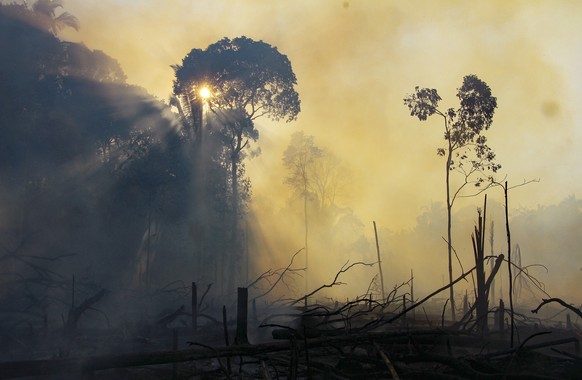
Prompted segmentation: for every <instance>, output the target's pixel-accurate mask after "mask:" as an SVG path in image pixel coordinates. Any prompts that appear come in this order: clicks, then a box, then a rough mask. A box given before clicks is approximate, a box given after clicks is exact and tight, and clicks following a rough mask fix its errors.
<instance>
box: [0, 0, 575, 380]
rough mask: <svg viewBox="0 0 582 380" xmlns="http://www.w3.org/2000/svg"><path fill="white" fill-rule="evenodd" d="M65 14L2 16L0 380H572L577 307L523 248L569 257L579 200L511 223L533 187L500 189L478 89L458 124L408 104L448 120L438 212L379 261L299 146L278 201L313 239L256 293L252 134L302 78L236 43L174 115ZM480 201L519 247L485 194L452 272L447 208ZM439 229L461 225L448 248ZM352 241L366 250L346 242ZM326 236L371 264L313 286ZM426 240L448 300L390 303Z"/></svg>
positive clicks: (48, 4)
mask: <svg viewBox="0 0 582 380" xmlns="http://www.w3.org/2000/svg"><path fill="white" fill-rule="evenodd" d="M61 7H62V4H61V3H60V2H59V1H48V0H38V1H37V2H35V3H34V4H33V5H31V6H27V5H16V4H0V51H1V52H2V57H3V59H2V60H0V215H1V218H0V379H10V378H53V379H63V378H71V379H77V378H88V379H234V378H237V379H243V378H244V379H364V378H365V379H388V378H392V379H429V378H431V379H432V378H434V379H461V378H466V379H497V378H507V379H552V378H572V379H574V378H579V374H580V373H582V357H581V356H580V347H579V336H580V328H579V326H578V324H577V321H578V318H581V317H582V310H580V308H578V307H576V306H575V305H572V304H570V303H569V302H567V300H563V299H560V298H556V297H552V296H551V295H550V294H549V293H548V292H549V291H548V290H547V289H545V287H544V284H543V283H542V282H541V281H540V280H539V279H538V278H536V274H539V273H540V272H539V271H537V269H540V268H541V269H544V267H543V266H541V265H537V264H534V265H525V264H523V263H522V257H521V248H520V245H517V244H515V243H512V236H514V235H515V234H516V235H517V236H520V237H523V236H528V234H529V233H530V232H531V231H540V232H539V233H540V234H542V235H544V234H547V236H546V235H544V236H543V239H544V240H545V241H551V239H552V236H559V238H560V239H562V240H567V239H570V238H569V237H567V236H566V235H559V233H560V232H563V231H558V230H557V229H556V230H551V229H546V230H544V227H543V226H542V224H541V222H540V221H539V220H538V219H536V218H540V219H542V217H553V218H556V215H562V212H563V211H565V210H566V211H567V212H568V218H569V223H570V225H572V226H578V227H579V226H580V223H582V211H581V206H580V202H579V201H577V200H576V199H574V198H571V199H567V200H565V201H564V202H563V203H562V204H560V205H558V206H555V207H554V208H550V209H546V210H537V212H535V213H534V212H529V214H528V212H525V213H522V214H521V215H518V216H516V217H515V218H513V219H512V220H513V222H514V223H513V225H511V226H510V219H509V215H508V210H509V207H508V202H509V200H510V198H509V195H511V194H513V192H510V190H512V189H515V188H517V187H520V186H522V185H525V184H527V183H523V184H519V185H518V186H514V187H511V186H509V185H508V184H507V182H505V181H500V180H498V179H496V178H495V177H494V174H495V173H496V172H497V170H498V169H499V168H500V165H499V164H497V163H496V162H495V161H494V159H495V154H494V153H493V151H492V150H491V148H489V147H488V146H487V144H486V142H487V140H486V138H485V137H484V136H483V132H485V131H486V130H487V129H488V128H489V127H490V125H491V123H492V118H493V114H494V110H495V108H496V107H497V102H496V98H495V97H493V96H492V93H491V89H490V88H489V86H488V85H487V84H486V83H485V82H483V81H482V80H481V79H479V78H478V77H476V76H474V75H469V76H467V77H465V78H464V80H463V83H462V85H461V87H460V88H459V90H458V94H457V96H458V98H459V100H460V107H459V108H458V109H452V108H451V109H448V110H446V111H444V110H443V111H441V110H440V109H439V108H438V103H439V101H440V100H441V98H440V96H439V95H438V93H437V91H436V90H434V89H425V88H419V87H417V88H416V90H415V92H414V93H413V94H412V95H409V96H407V97H406V98H405V99H404V102H405V104H406V105H408V107H409V109H410V112H411V115H412V116H415V117H417V118H418V119H419V120H422V121H427V120H428V119H429V117H430V116H433V115H436V116H440V117H442V119H443V120H442V121H443V122H444V137H445V145H446V146H445V148H439V149H438V151H437V152H438V155H439V156H444V157H445V159H446V168H445V169H446V186H447V203H446V209H442V208H439V207H437V206H433V209H431V210H429V211H427V212H425V213H424V214H423V215H421V216H419V219H418V225H417V227H416V229H415V230H414V231H409V232H402V233H401V234H400V236H396V234H391V233H389V232H386V231H382V230H380V231H378V230H377V229H376V224H375V223H374V232H375V234H376V236H375V238H376V244H375V248H376V252H375V253H374V254H371V255H368V256H366V255H365V254H364V253H363V252H368V251H372V252H373V251H374V249H373V245H372V244H370V243H369V242H368V241H367V240H366V238H365V236H364V234H363V233H362V230H363V229H365V228H367V227H365V225H364V224H363V223H362V222H361V221H360V220H359V219H358V217H357V216H356V215H354V213H353V211H352V210H350V209H349V208H347V207H343V208H342V207H339V206H338V205H337V203H336V200H337V199H338V198H339V197H341V193H342V187H343V185H344V183H345V181H346V178H347V177H348V176H349V175H348V172H349V171H348V168H347V166H346V165H345V164H344V163H343V162H342V161H341V160H340V159H339V158H338V157H336V156H335V155H334V154H333V153H332V152H331V151H329V150H327V149H324V148H320V147H318V146H317V144H316V143H315V139H314V137H313V136H308V135H305V134H303V132H301V133H296V134H294V135H293V137H292V139H291V142H290V143H289V146H288V148H287V149H286V150H285V153H284V156H283V164H284V167H285V169H286V170H287V171H288V173H287V175H284V174H282V175H281V182H282V183H284V184H286V185H288V186H289V187H290V188H291V190H293V192H294V194H295V198H294V199H293V200H292V201H291V202H290V203H289V204H290V205H289V206H288V207H289V208H290V209H291V208H292V209H294V210H295V211H296V213H297V215H299V220H300V221H301V223H302V224H303V226H302V228H301V229H302V233H301V236H302V239H301V241H300V243H298V245H299V246H300V247H301V248H299V249H298V250H296V251H294V253H293V254H289V255H288V258H287V264H285V265H283V266H280V267H272V268H268V269H267V268H263V269H262V270H263V271H262V272H261V273H260V274H259V275H257V276H255V278H249V276H248V260H249V259H248V257H249V252H247V247H248V241H249V240H250V238H249V229H248V227H247V226H248V223H247V222H248V220H250V219H252V217H253V216H252V215H249V214H250V213H249V207H248V205H249V202H250V199H251V180H250V178H248V177H247V175H246V172H245V162H246V161H245V160H247V159H249V158H250V157H252V156H254V155H256V154H258V153H259V150H258V144H259V137H260V136H259V132H258V129H257V127H256V125H255V123H256V122H257V120H260V118H270V119H272V120H274V121H278V122H292V121H294V120H295V119H296V118H297V116H298V114H299V112H300V100H299V94H298V93H297V92H296V85H297V79H296V77H295V74H294V72H293V70H292V66H291V62H290V61H289V59H288V58H287V57H286V56H285V55H284V54H282V53H281V52H279V51H278V50H277V48H275V47H273V46H271V45H269V44H267V43H265V42H263V41H254V40H252V39H249V38H246V37H238V38H234V39H229V38H224V39H222V40H220V41H218V42H216V43H214V44H211V45H210V46H208V47H207V48H206V49H204V50H202V49H193V50H192V51H191V52H190V53H188V54H187V55H186V56H185V58H184V59H183V61H182V62H181V63H180V64H176V65H175V66H173V69H174V71H175V81H174V86H173V89H172V96H171V97H170V99H169V100H168V101H167V102H163V101H160V100H158V99H156V98H154V97H153V96H151V95H150V94H148V93H147V91H146V90H144V89H142V88H140V87H137V86H134V85H130V84H127V82H126V76H125V74H124V72H123V70H122V68H121V66H120V65H119V63H118V62H117V61H116V60H115V59H114V58H112V57H110V56H108V55H107V54H106V53H104V52H102V51H96V50H91V49H89V48H88V47H86V46H84V45H83V44H79V43H72V42H66V41H62V40H61V39H59V37H58V32H59V31H60V30H62V29H63V28H66V27H72V28H78V27H79V21H78V20H77V19H76V18H75V17H74V16H73V15H71V14H69V13H67V12H63V10H62V9H60V8H61ZM451 174H455V175H457V176H459V178H461V181H460V182H459V183H460V185H459V187H458V188H457V189H456V190H455V188H454V187H453V186H452V185H451V183H450V181H449V178H450V177H449V176H450V175H451ZM471 184H474V185H476V187H475V189H477V190H476V192H470V191H469V193H468V196H481V195H484V193H485V192H486V191H487V192H493V191H502V192H503V196H504V197H503V198H504V201H505V204H504V205H500V204H496V203H494V202H493V208H497V210H498V211H499V210H504V211H505V212H504V213H500V212H497V214H496V215H497V217H498V219H496V221H497V220H499V221H500V222H501V223H498V225H499V224H504V227H505V228H504V231H505V233H504V234H502V235H503V239H502V240H504V241H507V246H506V249H505V254H504V253H502V252H503V251H504V250H503V249H499V248H497V247H496V246H494V233H493V231H494V228H493V223H492V222H491V224H489V222H490V220H489V218H490V217H491V215H492V214H491V213H490V212H488V208H491V207H492V205H491V203H490V204H489V205H488V204H487V197H486V196H484V203H483V207H482V208H480V209H478V210H477V211H476V212H475V210H472V214H471V215H472V216H471V218H472V219H471V220H473V221H474V222H475V223H474V227H472V229H471V230H470V231H469V232H468V233H466V234H465V232H466V231H463V234H464V235H463V234H461V233H459V234H457V235H455V238H456V241H459V240H465V241H467V242H468V243H469V245H470V246H471V247H472V253H473V257H472V260H471V262H472V264H471V266H470V268H463V267H462V265H459V266H460V272H459V273H454V271H453V263H454V261H455V257H456V259H457V261H458V262H459V264H460V263H461V260H460V259H459V258H458V255H457V252H456V250H455V245H453V242H452V236H453V228H452V226H453V223H452V220H453V218H454V215H453V214H452V208H453V204H454V201H455V199H457V197H460V196H463V195H464V194H465V193H462V192H461V190H463V191H465V190H467V189H469V188H470V185H471ZM443 215H446V216H447V219H446V220H443V219H442V217H443ZM332 221H333V222H332ZM458 221H459V223H458V225H462V224H463V223H461V221H460V220H458ZM465 224H466V223H465ZM330 225H333V228H332V227H329V228H327V226H330ZM436 225H438V226H443V225H448V230H447V238H446V239H445V238H443V237H442V236H440V235H439V234H440V232H439V234H437V235H434V231H435V226H436ZM456 225H457V224H455V226H456ZM346 226H347V227H346ZM273 228H275V227H273ZM326 228H327V229H326ZM334 228H335V229H334ZM342 228H343V229H342ZM348 230H349V231H358V232H357V233H355V235H354V236H351V235H350V238H352V237H353V239H351V240H350V239H348V238H347V237H346V236H345V235H347V234H346V233H345V231H348ZM439 231H440V229H439ZM512 232H513V233H514V235H512ZM313 235H319V236H325V237H329V240H330V241H331V240H332V237H334V236H335V237H337V235H343V236H340V237H344V238H345V239H344V240H345V241H343V242H342V244H343V245H344V247H347V249H349V251H350V252H352V253H354V254H357V255H359V256H358V257H360V259H358V260H345V261H342V262H343V264H341V265H338V268H337V270H336V271H335V273H334V274H332V275H330V276H329V278H327V279H324V280H322V279H321V277H317V278H316V277H315V276H313V275H312V274H311V272H312V271H313V269H314V267H315V266H316V265H314V264H311V263H312V261H311V258H310V256H309V252H311V250H315V249H321V248H322V247H321V246H319V245H317V244H313V243H312V240H311V239H312V236H313ZM433 235H434V236H433ZM419 236H420V237H421V238H420V239H419V238H418V237H419ZM431 239H432V240H437V242H438V241H441V239H444V240H445V245H446V247H447V253H448V264H449V278H448V281H446V282H445V281H443V284H442V286H440V287H438V286H437V287H435V288H434V289H433V290H431V291H428V292H424V294H421V292H419V291H418V289H416V290H415V283H417V282H418V280H417V279H416V278H415V276H414V274H413V272H412V271H411V272H410V276H407V278H406V279H405V280H403V281H400V282H397V283H395V284H394V285H393V286H392V287H390V285H388V284H390V281H391V279H389V278H385V275H384V272H383V271H382V267H381V266H380V264H382V265H384V270H386V271H387V272H390V273H394V270H393V269H390V268H391V266H393V265H394V266H395V264H393V263H391V262H390V261H389V260H384V261H383V260H382V259H381V256H382V254H381V250H383V249H384V245H383V244H384V243H386V242H387V241H397V240H398V241H405V242H408V243H409V244H410V245H411V246H412V247H414V249H418V251H419V252H422V253H423V254H428V253H427V252H426V247H424V246H423V245H422V244H423V242H424V241H429V240H431ZM339 240H341V239H339ZM532 240H533V239H532ZM569 241H572V240H569ZM441 242H442V241H441ZM578 243H580V241H579V240H578V241H574V243H572V246H571V248H572V249H577V248H579V245H578ZM389 244H390V243H389ZM394 244H396V243H394ZM487 244H488V245H487ZM532 244H534V243H532V241H524V242H522V246H524V247H526V248H525V250H524V251H528V250H530V251H531V250H533V249H532V248H531V245H532ZM325 248H326V249H328V250H333V249H334V248H337V246H334V245H333V244H332V243H329V245H328V246H326V247H325ZM393 248H394V249H397V248H398V247H396V245H394V247H393ZM549 248H551V247H549ZM487 251H489V253H487ZM250 254H251V255H252V252H251V253H250ZM376 254H377V255H376ZM308 258H309V259H308ZM341 259H342V260H343V258H341ZM504 267H505V268H507V273H504V272H503V268H504ZM408 269H409V268H407V270H408ZM362 270H369V271H371V272H366V273H367V274H369V273H372V275H371V276H370V278H368V279H367V282H366V283H364V284H359V285H357V286H359V288H361V294H359V295H358V296H355V297H351V298H348V299H344V298H342V299H339V298H338V297H335V298H334V297H332V296H330V295H328V293H327V291H329V290H330V289H333V290H336V289H338V288H342V287H345V286H346V285H347V283H348V282H349V280H347V279H346V278H350V279H351V278H353V277H349V276H350V275H351V274H352V273H354V272H358V271H362ZM376 273H377V274H376ZM386 277H388V276H386ZM502 278H505V280H503V279H502ZM503 281H505V286H506V287H507V286H508V287H509V300H503V299H500V298H501V296H500V295H502V293H501V291H500V290H499V289H500V288H501V287H502V284H503ZM385 283H386V284H387V285H385ZM433 283H434V282H433ZM461 285H462V286H464V289H466V293H465V296H464V299H463V301H462V305H461V302H457V303H455V297H454V295H455V293H454V291H453V290H454V289H458V288H461ZM350 286H353V282H352V283H350ZM496 289H497V290H496ZM447 294H448V296H447ZM458 297H459V292H457V298H458ZM527 297H529V300H530V302H529V304H531V303H532V302H534V303H535V304H534V305H533V306H531V307H529V308H527V305H528V303H527V302H525V301H524V299H525V298H527ZM532 300H533V301H532ZM457 301H458V299H457ZM504 301H508V305H507V306H506V304H505V302H504ZM556 305H558V306H559V309H558V308H556ZM449 316H450V317H449Z"/></svg>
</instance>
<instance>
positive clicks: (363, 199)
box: [61, 0, 582, 291]
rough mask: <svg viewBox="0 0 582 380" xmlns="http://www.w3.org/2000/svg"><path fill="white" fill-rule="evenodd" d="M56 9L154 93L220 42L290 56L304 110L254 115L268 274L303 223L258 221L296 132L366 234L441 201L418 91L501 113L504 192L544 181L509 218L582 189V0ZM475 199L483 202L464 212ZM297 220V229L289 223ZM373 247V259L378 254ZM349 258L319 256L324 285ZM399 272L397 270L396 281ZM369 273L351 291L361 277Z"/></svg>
mask: <svg viewBox="0 0 582 380" xmlns="http://www.w3.org/2000/svg"><path fill="white" fill-rule="evenodd" d="M64 5H65V9H66V10H67V11H69V12H71V13H72V14H74V15H75V16H77V17H78V18H79V20H80V22H81V29H80V31H79V32H75V31H66V32H63V33H62V34H61V35H62V36H63V37H64V38H67V39H71V40H74V41H83V42H84V43H85V44H86V45H87V46H88V47H90V48H91V49H100V50H103V51H105V52H106V53H107V54H109V55H111V56H112V57H114V58H116V59H117V60H118V61H119V62H120V64H121V65H122V67H123V69H124V70H125V72H126V74H127V76H128V81H129V82H130V83H132V84H137V85H140V86H143V87H145V88H146V89H147V90H148V91H149V92H151V93H152V94H155V95H156V96H158V97H159V98H161V99H165V98H166V97H167V96H168V94H169V93H170V92H171V90H172V80H173V71H172V69H171V68H170V65H172V64H178V63H181V60H182V58H183V57H184V56H185V55H186V54H187V53H188V52H189V51H190V50H191V49H192V48H201V49H205V48H206V47H207V46H208V45H209V44H211V43H214V42H216V41H218V40H219V39H221V38H223V37H229V38H233V37H237V36H241V35H245V36H247V37H250V38H253V39H255V40H263V41H265V42H267V43H269V44H271V45H273V46H276V47H277V48H278V49H279V51H280V52H281V53H283V54H285V55H287V56H288V57H289V59H290V61H291V63H292V66H293V69H294V71H295V73H296V75H297V79H298V87H297V89H298V92H299V94H300V98H301V101H302V104H301V106H302V112H301V113H300V114H299V117H298V119H297V121H295V122H293V123H290V124H285V123H283V122H277V123H275V122H272V121H269V120H267V119H259V120H258V121H257V125H258V127H259V130H260V133H261V135H260V138H259V141H258V145H259V146H260V147H261V151H262V154H261V155H260V156H259V157H257V158H253V159H251V160H249V161H248V162H247V174H248V175H249V176H250V178H251V180H252V183H253V199H254V201H253V202H254V203H253V208H254V209H255V212H256V218H255V219H254V220H253V222H252V223H253V228H259V227H260V228H261V229H262V233H263V235H264V236H265V239H267V238H266V236H277V238H278V239H280V238H281V236H284V235H285V234H286V231H287V232H288V240H289V241H287V242H285V243H284V244H280V243H277V242H274V241H265V242H263V243H261V244H262V245H260V246H261V249H262V250H264V251H269V250H272V252H270V255H271V256H273V257H275V258H273V259H272V258H270V257H271V256H261V258H260V260H261V263H262V265H263V266H264V267H267V268H268V267H277V266H278V265H284V263H285V262H286V261H287V260H288V258H289V257H290V255H291V254H292V253H293V252H295V251H296V250H297V249H299V248H300V247H301V246H302V240H301V239H302V238H301V228H302V224H301V223H302V220H301V214H300V213H299V214H298V215H297V216H289V217H288V218H287V219H288V220H278V221H276V222H274V221H271V220H261V218H260V216H261V215H264V216H265V217H267V216H268V215H271V214H272V213H267V212H266V211H264V210H265V209H268V210H280V209H283V208H285V207H286V205H287V202H288V201H289V199H290V198H291V197H292V193H291V190H290V189H289V188H288V186H286V185H285V184H284V182H283V181H284V177H285V172H284V169H283V165H282V154H283V151H284V150H285V148H286V146H287V144H288V143H289V140H290V136H291V134H292V133H294V132H296V131H299V130H302V131H304V133H305V134H306V135H313V136H314V137H315V142H316V144H318V145H319V146H321V147H325V148H326V149H329V150H330V151H332V152H333V153H334V154H335V155H337V156H338V157H340V158H341V160H342V161H343V162H344V164H346V165H348V166H349V168H350V173H351V174H350V185H349V186H347V187H348V188H347V189H346V196H345V197H343V199H341V203H342V204H341V206H345V207H350V208H351V209H353V211H354V212H355V213H356V214H357V215H358V216H359V218H360V219H361V220H362V222H363V223H364V224H365V226H364V229H365V230H366V233H367V234H368V235H369V234H370V233H371V231H372V227H371V221H372V220H376V221H377V223H378V225H379V226H380V227H381V228H385V229H390V230H392V231H395V232H398V231H402V230H406V229H410V228H412V227H414V226H415V224H416V218H417V216H418V215H419V214H420V212H421V211H422V210H423V209H424V208H426V207H429V206H430V204H431V203H433V202H443V201H444V200H445V182H444V173H445V171H444V170H445V169H444V160H443V159H442V158H440V157H437V155H436V149H437V147H440V146H442V144H444V139H443V128H442V120H440V119H438V118H429V120H428V121H425V122H420V121H419V120H418V119H416V118H412V117H411V116H410V115H409V113H408V109H407V108H406V107H405V106H404V104H403V102H402V99H403V97H404V96H406V95H407V94H409V93H411V92H412V91H413V90H414V87H415V86H421V87H430V88H436V89H437V90H438V91H439V94H440V95H441V97H442V98H443V101H442V102H441V106H442V108H443V109H446V108H449V107H455V108H456V107H457V106H458V103H457V99H456V97H455V93H456V89H457V88H458V87H459V86H460V85H461V82H462V79H463V76H465V75H468V74H476V75H477V76H478V77H479V78H481V79H482V80H484V81H485V82H486V83H487V84H488V85H489V86H490V87H491V90H492V92H493V95H494V96H496V97H497V100H498V109H497V112H496V114H495V118H494V122H493V125H492V127H491V130H490V131H489V132H488V133H487V136H488V142H489V145H490V146H491V147H492V148H493V150H494V151H495V152H496V154H497V160H498V162H499V163H501V164H502V166H503V168H502V169H501V171H500V173H499V177H498V178H504V177H505V176H507V180H508V181H509V183H510V185H511V184H517V183H520V182H522V181H523V180H531V179H540V182H539V183H534V184H531V185H528V186H525V187H523V188H520V189H518V190H515V191H514V192H513V193H512V198H511V201H510V202H511V204H510V209H511V210H515V209H518V208H523V207H527V208H536V207H537V206H538V205H547V204H553V203H558V202H559V201H560V200H562V199H564V198H566V197H567V196H569V195H571V194H576V195H580V194H582V154H580V146H581V143H582V107H580V105H581V104H582V70H580V63H581V62H582V2H578V1H560V0H552V1H511V2H508V1H504V0H499V1H453V0H451V1H425V0H417V1H395V0H394V1H392V0H358V1H356V0H353V1H342V0H318V1H313V0H295V1H282V0H277V1H262V0H236V1H227V0H216V1H192V0H172V1H167V2H159V1H151V0H141V1H137V0H133V1H131V0H126V1H122V0H101V1H85V0H67V1H66V2H65V4H64ZM501 195H502V193H501V190H494V191H492V193H491V195H490V197H491V199H496V200H497V201H499V202H501V200H502V198H501ZM481 203H482V198H481V197H478V198H474V199H469V200H463V201H461V202H460V203H459V205H458V207H459V208H461V207H463V206H466V205H468V204H475V205H477V206H479V205H481ZM291 221H293V222H294V223H296V225H294V226H293V227H289V226H288V225H287V224H286V223H289V222H291ZM498 222H499V230H498V239H499V240H500V241H501V240H502V236H503V235H502V233H501V232H502V230H501V224H502V221H501V220H499V221H498ZM297 223H298V225H297ZM444 228H445V226H443V235H444V234H445V233H446V230H445V229H444ZM297 236H298V238H297V239H295V237H297ZM292 237H293V238H292ZM467 239H468V237H467ZM267 240H268V239H267ZM385 243H387V242H385ZM257 244H258V243H257ZM499 244H501V243H499ZM321 246H323V245H322V244H320V248H321ZM438 249H440V250H441V251H442V252H443V253H442V256H441V257H442V260H443V261H442V265H441V264H439V266H440V267H442V269H440V268H439V270H438V273H435V274H434V276H435V279H434V281H433V285H434V284H439V285H440V282H441V274H442V273H445V270H446V269H445V264H444V260H445V259H444V257H445V256H444V250H445V245H444V244H443V245H442V246H440V247H438ZM387 250H388V249H387ZM372 253H373V254H372V256H371V257H369V260H371V261H373V260H375V258H374V255H375V248H374V250H372ZM471 254H472V253H471ZM313 255H314V257H315V258H314V260H316V261H315V262H316V263H317V264H320V265H326V263H325V260H324V259H321V258H319V259H318V258H316V256H315V255H316V253H315V252H314V253H313ZM320 255H321V253H320ZM324 257H325V256H324ZM467 257H470V256H467ZM343 259H344V257H343V256H342V257H341V260H340V259H339V258H338V259H337V260H335V259H334V261H333V263H331V262H329V261H328V262H327V265H329V270H326V271H325V275H324V278H325V279H329V278H330V277H329V276H330V273H335V271H336V270H337V269H338V266H337V264H338V263H340V264H339V265H340V266H341V262H342V261H343ZM350 259H352V261H358V260H359V259H356V260H354V258H353V257H352V258H350ZM415 261H422V260H420V259H418V260H415ZM419 265H420V264H419ZM577 265H579V266H582V265H581V263H578V264H577ZM409 269H410V268H408V267H407V266H403V268H402V271H403V274H402V276H401V278H399V279H398V281H400V280H404V279H405V278H406V277H407V276H408V275H409ZM419 272H420V271H419ZM427 272H428V271H427ZM251 275H253V274H251ZM366 276H367V275H366ZM366 276H363V277H365V279H363V278H362V279H358V281H360V280H361V281H369V277H366ZM578 277H579V276H578ZM323 281H324V280H323V279H322V282H323ZM394 282H396V280H394ZM392 285H393V284H392V283H390V284H387V286H392ZM427 287H430V286H427ZM360 288H363V289H361V290H362V291H364V290H365V288H366V284H364V283H361V284H358V291H359V290H360Z"/></svg>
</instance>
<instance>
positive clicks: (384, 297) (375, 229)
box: [372, 221, 386, 303]
mask: <svg viewBox="0 0 582 380" xmlns="http://www.w3.org/2000/svg"><path fill="white" fill-rule="evenodd" d="M372 223H374V235H375V236H376V252H377V253H378V270H379V271H380V286H382V303H384V302H386V294H385V292H384V273H382V259H381V258H380V243H378V229H377V228H376V221H373V222H372Z"/></svg>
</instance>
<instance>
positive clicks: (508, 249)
mask: <svg viewBox="0 0 582 380" xmlns="http://www.w3.org/2000/svg"><path fill="white" fill-rule="evenodd" d="M503 192H504V195H505V230H506V231H507V270H508V271H509V317H510V328H511V334H510V336H511V339H510V348H513V333H514V324H515V319H514V316H513V294H512V293H513V281H512V278H511V277H512V274H511V232H510V230H509V203H508V201H507V181H505V187H504V188H503Z"/></svg>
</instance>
